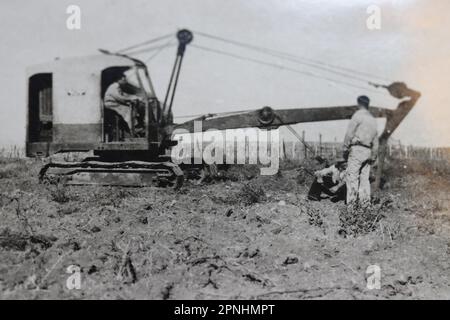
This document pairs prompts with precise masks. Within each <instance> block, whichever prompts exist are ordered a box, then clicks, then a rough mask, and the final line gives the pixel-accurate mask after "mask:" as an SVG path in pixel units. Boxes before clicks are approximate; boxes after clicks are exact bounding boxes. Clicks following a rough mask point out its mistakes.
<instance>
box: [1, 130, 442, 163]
mask: <svg viewBox="0 0 450 320" xmlns="http://www.w3.org/2000/svg"><path fill="white" fill-rule="evenodd" d="M305 136H306V134H305V131H303V132H302V137H303V139H304V140H305ZM305 141H306V140H305ZM306 143H307V144H308V145H309V146H310V148H309V150H308V148H306V147H305V145H304V144H303V143H302V142H300V141H289V140H281V141H280V146H279V148H280V149H279V154H280V158H281V159H289V160H303V159H308V158H313V157H316V156H321V157H323V158H329V159H334V158H339V157H341V156H342V151H343V150H342V143H341V142H337V141H334V142H324V141H322V135H321V134H319V136H318V140H315V141H306ZM207 145H208V143H205V145H204V146H203V149H204V148H205V147H206V146H207ZM191 147H192V150H191V154H192V155H193V154H194V148H199V146H194V145H192V146H191ZM228 147H230V144H228V143H227V148H228ZM231 147H233V146H231ZM267 147H268V151H270V148H271V146H270V145H268V146H267ZM188 148H189V147H186V149H188ZM251 149H252V148H250V147H249V145H248V141H247V142H246V145H245V152H246V153H247V155H246V156H247V157H248V153H249V152H251V151H250V150H251ZM253 149H254V148H253ZM227 151H228V152H229V150H224V154H226V152H227ZM255 151H256V152H259V151H258V150H253V152H255ZM202 152H203V151H202ZM235 153H236V154H237V152H235ZM73 154H75V153H73ZM387 154H388V156H389V157H391V158H397V159H417V160H446V161H449V162H450V147H416V146H412V145H404V144H401V143H400V142H395V143H389V144H388V152H387ZM69 155H70V154H67V155H66V156H65V157H64V159H68V160H69V161H70V160H71V158H70V157H69ZM24 157H25V148H24V147H21V146H17V145H13V146H8V147H1V148H0V158H3V159H19V158H24ZM247 157H246V158H247Z"/></svg>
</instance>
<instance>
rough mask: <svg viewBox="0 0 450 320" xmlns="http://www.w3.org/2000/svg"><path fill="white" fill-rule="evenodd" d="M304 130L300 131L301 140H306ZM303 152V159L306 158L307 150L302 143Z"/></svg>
mask: <svg viewBox="0 0 450 320" xmlns="http://www.w3.org/2000/svg"><path fill="white" fill-rule="evenodd" d="M305 136H306V135H305V130H303V131H302V140H303V142H305V141H306V140H305ZM303 152H304V157H305V159H306V158H308V150H307V149H306V146H305V145H303Z"/></svg>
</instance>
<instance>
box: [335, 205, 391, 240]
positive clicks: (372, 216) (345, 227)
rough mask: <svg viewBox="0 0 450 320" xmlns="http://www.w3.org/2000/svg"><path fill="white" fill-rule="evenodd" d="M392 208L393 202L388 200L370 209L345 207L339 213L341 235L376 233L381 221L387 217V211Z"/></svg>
mask: <svg viewBox="0 0 450 320" xmlns="http://www.w3.org/2000/svg"><path fill="white" fill-rule="evenodd" d="M391 208H392V201H391V200H390V199H387V200H385V201H383V202H380V203H377V204H373V205H371V206H369V207H368V208H363V207H360V206H356V207H353V208H351V207H344V208H342V209H341V210H340V212H339V221H340V226H341V230H340V234H341V235H343V236H347V235H353V236H358V235H364V234H368V233H370V232H373V231H375V230H376V229H377V228H378V227H379V225H380V221H381V220H382V219H383V218H385V217H386V211H387V210H389V209H391Z"/></svg>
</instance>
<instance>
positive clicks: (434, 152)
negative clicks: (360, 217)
mask: <svg viewBox="0 0 450 320" xmlns="http://www.w3.org/2000/svg"><path fill="white" fill-rule="evenodd" d="M307 143H308V145H309V146H310V147H311V148H312V152H311V151H309V150H307V149H306V148H305V146H304V145H303V144H302V143H301V142H300V141H294V142H293V141H284V142H283V144H282V146H281V147H280V156H281V157H282V158H286V159H304V158H308V157H313V156H317V155H320V156H321V157H324V158H335V157H336V156H337V157H339V156H342V143H337V142H317V141H309V142H307ZM387 151H388V152H387V154H388V156H389V157H392V158H397V159H418V160H446V161H450V148H431V147H415V146H407V145H401V144H388V150H387Z"/></svg>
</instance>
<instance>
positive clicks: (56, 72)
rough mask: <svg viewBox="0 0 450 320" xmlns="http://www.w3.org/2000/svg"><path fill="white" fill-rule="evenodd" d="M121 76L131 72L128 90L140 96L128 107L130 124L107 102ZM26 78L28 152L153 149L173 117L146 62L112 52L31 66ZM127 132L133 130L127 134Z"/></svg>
mask: <svg viewBox="0 0 450 320" xmlns="http://www.w3.org/2000/svg"><path fill="white" fill-rule="evenodd" d="M120 75H126V77H127V83H128V84H127V87H128V89H129V90H127V91H128V92H129V93H130V94H132V95H134V96H136V97H137V98H138V99H136V102H135V103H134V104H133V105H130V106H129V107H130V112H131V115H132V119H133V122H132V123H133V126H131V128H126V126H125V125H124V119H123V118H122V117H121V116H120V115H119V114H117V113H114V112H111V110H108V109H107V108H105V105H104V96H105V92H106V90H107V88H108V87H109V86H110V85H111V84H112V83H113V82H114V81H116V80H117V78H118V76H120ZM27 79H28V117H27V143H26V151H27V156H49V155H51V154H54V153H57V152H76V151H89V150H94V151H108V150H123V151H126V150H147V151H149V150H151V149H152V147H153V146H155V145H158V143H159V142H160V136H159V135H160V123H162V122H167V121H170V118H171V117H169V116H168V115H167V114H163V111H162V108H161V104H160V102H159V101H158V99H157V98H156V95H155V92H154V90H153V86H152V83H151V79H150V76H149V73H148V70H147V68H146V66H145V65H144V64H143V63H142V62H141V61H139V60H136V59H131V58H128V57H123V56H114V55H107V54H100V55H94V56H86V57H79V58H69V59H57V60H55V61H52V62H50V63H47V64H41V65H37V66H33V67H31V68H29V69H28V70H27ZM134 124H136V125H137V127H135V126H134ZM127 129H128V130H127ZM137 129H139V132H137V131H138V130H137ZM125 131H130V132H129V134H128V136H127V137H126V135H125Z"/></svg>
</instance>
